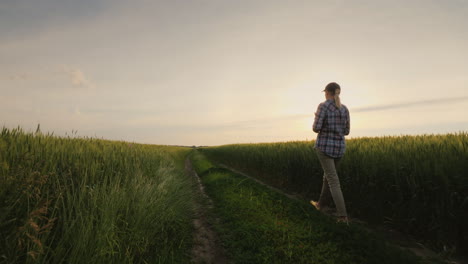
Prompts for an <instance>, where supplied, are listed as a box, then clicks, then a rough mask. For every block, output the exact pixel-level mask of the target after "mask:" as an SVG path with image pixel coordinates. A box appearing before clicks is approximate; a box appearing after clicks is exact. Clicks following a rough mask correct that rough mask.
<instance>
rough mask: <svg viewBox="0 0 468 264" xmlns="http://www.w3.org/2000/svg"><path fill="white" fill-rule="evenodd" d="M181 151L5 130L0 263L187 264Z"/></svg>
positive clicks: (188, 210)
mask: <svg viewBox="0 0 468 264" xmlns="http://www.w3.org/2000/svg"><path fill="white" fill-rule="evenodd" d="M186 151H187V150H186V149H184V148H174V147H163V146H154V145H139V144H131V143H125V142H112V141H106V140H98V139H92V138H74V139H72V138H58V137H53V136H51V135H43V134H41V133H40V132H38V133H35V134H33V133H25V132H23V131H22V130H21V129H13V130H9V129H6V128H3V130H2V131H1V134H0V234H1V240H0V262H2V261H5V262H7V263H15V262H18V263H19V262H21V263H37V262H39V263H63V262H66V263H144V262H151V263H172V262H173V263H180V262H186V261H188V260H189V256H188V255H187V252H188V251H189V250H188V249H189V247H190V245H191V242H192V241H191V231H192V226H191V217H192V212H193V210H192V204H191V203H190V202H188V201H190V200H191V198H192V195H193V193H192V190H193V189H192V183H191V181H190V179H188V178H187V177H185V175H184V171H183V168H182V167H180V165H179V163H180V162H179V161H180V159H181V157H182V156H184V154H183V153H186ZM180 164H182V163H180Z"/></svg>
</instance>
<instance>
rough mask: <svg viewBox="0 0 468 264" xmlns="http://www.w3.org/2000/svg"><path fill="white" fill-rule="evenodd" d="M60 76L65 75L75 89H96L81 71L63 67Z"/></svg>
mask: <svg viewBox="0 0 468 264" xmlns="http://www.w3.org/2000/svg"><path fill="white" fill-rule="evenodd" d="M58 73H59V74H65V75H66V76H67V78H68V79H69V80H70V82H71V83H72V84H73V86H74V87H79V88H94V87H95V86H94V84H93V83H92V82H91V81H90V80H89V79H88V78H87V77H86V75H85V74H84V73H83V71H82V70H80V69H75V68H70V67H69V66H62V67H61V69H60V70H59V71H58Z"/></svg>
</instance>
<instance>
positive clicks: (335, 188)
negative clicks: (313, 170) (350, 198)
mask: <svg viewBox="0 0 468 264" xmlns="http://www.w3.org/2000/svg"><path fill="white" fill-rule="evenodd" d="M317 156H318V158H319V160H320V164H321V165H322V169H323V172H324V175H325V178H326V180H327V182H328V186H329V190H330V193H331V196H332V197H333V201H334V202H335V206H336V211H337V215H338V216H347V215H348V214H347V213H346V206H345V202H344V198H343V193H342V192H341V186H340V179H339V178H338V174H337V173H336V167H335V159H333V158H331V157H329V156H327V155H325V154H324V153H322V152H321V151H320V150H318V149H317ZM322 190H323V188H322Z"/></svg>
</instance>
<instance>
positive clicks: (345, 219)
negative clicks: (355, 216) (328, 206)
mask: <svg viewBox="0 0 468 264" xmlns="http://www.w3.org/2000/svg"><path fill="white" fill-rule="evenodd" d="M336 222H337V223H344V224H346V225H349V221H348V217H347V216H337V218H336Z"/></svg>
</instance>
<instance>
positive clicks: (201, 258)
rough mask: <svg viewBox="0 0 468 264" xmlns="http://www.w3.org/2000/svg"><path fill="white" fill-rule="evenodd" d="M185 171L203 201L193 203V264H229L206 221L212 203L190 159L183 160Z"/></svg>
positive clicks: (217, 239)
mask: <svg viewBox="0 0 468 264" xmlns="http://www.w3.org/2000/svg"><path fill="white" fill-rule="evenodd" d="M185 171H186V173H187V175H188V176H190V177H194V179H195V181H196V182H197V185H198V189H199V191H200V194H201V196H202V199H203V201H199V200H196V201H195V218H194V219H193V225H194V227H195V231H194V246H193V248H192V262H193V263H207V264H211V263H213V264H214V263H216V264H218V263H219V264H224V263H229V261H228V259H227V257H226V254H225V251H224V249H223V248H222V247H221V246H220V245H221V243H220V241H219V237H218V235H217V234H216V232H215V231H214V228H213V226H212V224H211V223H210V222H209V220H208V213H209V211H210V210H211V209H212V208H213V202H212V201H211V199H210V198H209V197H208V195H206V193H205V190H204V188H203V185H202V183H201V181H200V178H199V177H198V175H197V173H196V172H195V170H194V169H193V168H192V163H191V162H190V159H189V158H187V159H186V160H185Z"/></svg>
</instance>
